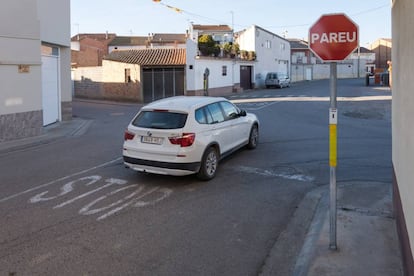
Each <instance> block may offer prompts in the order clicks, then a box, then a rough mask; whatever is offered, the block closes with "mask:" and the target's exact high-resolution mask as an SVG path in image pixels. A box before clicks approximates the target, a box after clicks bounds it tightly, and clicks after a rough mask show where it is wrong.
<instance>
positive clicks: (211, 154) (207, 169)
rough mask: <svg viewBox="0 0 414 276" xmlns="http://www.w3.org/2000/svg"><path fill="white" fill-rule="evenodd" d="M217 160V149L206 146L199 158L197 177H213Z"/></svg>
mask: <svg viewBox="0 0 414 276" xmlns="http://www.w3.org/2000/svg"><path fill="white" fill-rule="evenodd" d="M218 161H219V156H218V153H217V150H216V149H215V148H214V147H210V148H208V149H207V150H206V152H205V153H204V155H203V159H202V160H201V167H200V170H199V172H198V174H197V177H198V178H199V179H201V180H210V179H213V178H214V176H216V172H217V167H218Z"/></svg>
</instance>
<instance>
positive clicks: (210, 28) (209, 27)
mask: <svg viewBox="0 0 414 276" xmlns="http://www.w3.org/2000/svg"><path fill="white" fill-rule="evenodd" d="M193 30H199V31H224V32H230V31H231V28H230V27H229V26H228V25H193Z"/></svg>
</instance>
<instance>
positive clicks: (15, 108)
mask: <svg viewBox="0 0 414 276" xmlns="http://www.w3.org/2000/svg"><path fill="white" fill-rule="evenodd" d="M0 49H1V51H0V90H1V93H0V142H3V141H9V140H15V139H20V138H25V137H30V136H35V135H39V134H41V133H42V129H43V127H44V126H46V125H49V124H52V123H54V122H57V121H61V120H66V119H70V118H71V117H72V108H71V103H72V92H71V79H70V0H37V1H34V0H21V1H14V0H5V1H3V2H2V8H1V9H0Z"/></svg>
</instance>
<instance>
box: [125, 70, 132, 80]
mask: <svg viewBox="0 0 414 276" xmlns="http://www.w3.org/2000/svg"><path fill="white" fill-rule="evenodd" d="M125 82H126V83H130V82H131V69H129V68H126V69H125Z"/></svg>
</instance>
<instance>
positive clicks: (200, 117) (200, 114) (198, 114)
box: [195, 107, 207, 124]
mask: <svg viewBox="0 0 414 276" xmlns="http://www.w3.org/2000/svg"><path fill="white" fill-rule="evenodd" d="M205 112H206V111H205V108H204V107H203V108H199V109H197V110H196V111H195V119H196V121H197V122H198V123H200V124H207V117H206V113H205Z"/></svg>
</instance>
